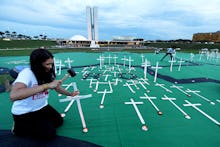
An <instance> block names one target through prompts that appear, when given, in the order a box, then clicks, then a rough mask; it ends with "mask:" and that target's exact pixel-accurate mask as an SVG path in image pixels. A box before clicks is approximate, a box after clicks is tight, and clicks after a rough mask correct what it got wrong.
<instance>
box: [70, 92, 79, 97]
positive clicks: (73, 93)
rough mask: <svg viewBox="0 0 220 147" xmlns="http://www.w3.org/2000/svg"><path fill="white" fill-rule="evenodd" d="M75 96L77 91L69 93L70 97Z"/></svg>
mask: <svg viewBox="0 0 220 147" xmlns="http://www.w3.org/2000/svg"><path fill="white" fill-rule="evenodd" d="M76 95H79V91H78V90H77V91H74V92H71V95H70V96H72V97H73V96H76Z"/></svg>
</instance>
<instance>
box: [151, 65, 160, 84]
mask: <svg viewBox="0 0 220 147" xmlns="http://www.w3.org/2000/svg"><path fill="white" fill-rule="evenodd" d="M158 65H159V62H157V63H156V66H155V67H154V66H153V67H151V68H153V69H155V73H154V82H156V81H157V71H158V69H161V68H162V67H159V66H158Z"/></svg>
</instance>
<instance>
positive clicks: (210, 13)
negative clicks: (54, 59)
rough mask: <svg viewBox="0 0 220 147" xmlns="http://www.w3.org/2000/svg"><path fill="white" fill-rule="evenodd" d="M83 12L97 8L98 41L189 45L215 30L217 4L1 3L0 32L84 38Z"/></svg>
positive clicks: (115, 0) (205, 0)
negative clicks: (117, 38)
mask: <svg viewBox="0 0 220 147" xmlns="http://www.w3.org/2000/svg"><path fill="white" fill-rule="evenodd" d="M86 6H91V7H93V6H96V7H98V27H99V30H98V32H99V40H112V38H113V37H114V36H134V37H136V38H144V39H145V40H157V39H161V40H170V39H192V35H193V34H194V33H198V32H216V31H218V30H220V0H1V1H0V31H3V32H5V31H6V30H9V31H10V32H13V31H15V32H17V33H18V34H19V33H20V34H25V35H30V36H32V37H33V36H36V35H40V34H43V35H47V36H48V37H49V38H66V39H68V38H71V37H72V36H73V35H82V36H84V37H86V38H87V36H88V34H87V24H86Z"/></svg>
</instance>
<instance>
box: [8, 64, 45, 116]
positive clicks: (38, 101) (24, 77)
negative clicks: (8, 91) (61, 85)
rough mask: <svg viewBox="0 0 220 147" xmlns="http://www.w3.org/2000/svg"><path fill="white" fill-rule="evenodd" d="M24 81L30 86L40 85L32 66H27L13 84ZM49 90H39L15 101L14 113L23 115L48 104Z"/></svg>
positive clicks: (12, 110)
mask: <svg viewBox="0 0 220 147" xmlns="http://www.w3.org/2000/svg"><path fill="white" fill-rule="evenodd" d="M17 82H20V83H24V84H25V85H26V86H27V87H28V88H31V87H34V86H38V82H37V79H36V77H35V75H34V73H33V72H32V70H31V69H30V68H25V69H24V70H22V71H21V72H20V73H19V74H18V77H17V79H16V80H15V81H14V83H13V84H15V83H17ZM47 99H48V90H45V91H43V92H39V93H37V94H35V95H33V96H30V97H27V98H25V99H22V100H16V101H14V102H13V105H12V109H11V112H12V114H14V115H21V114H25V113H28V112H33V111H37V110H39V109H41V108H43V107H44V106H46V105H47V104H48V100H47Z"/></svg>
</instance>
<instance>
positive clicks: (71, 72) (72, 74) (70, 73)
mask: <svg viewBox="0 0 220 147" xmlns="http://www.w3.org/2000/svg"><path fill="white" fill-rule="evenodd" d="M67 72H68V73H67V74H66V75H65V76H64V77H63V78H62V79H61V82H63V81H64V80H66V79H67V78H68V77H75V76H76V73H75V71H74V70H73V69H72V68H71V69H69V70H68V71H67Z"/></svg>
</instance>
